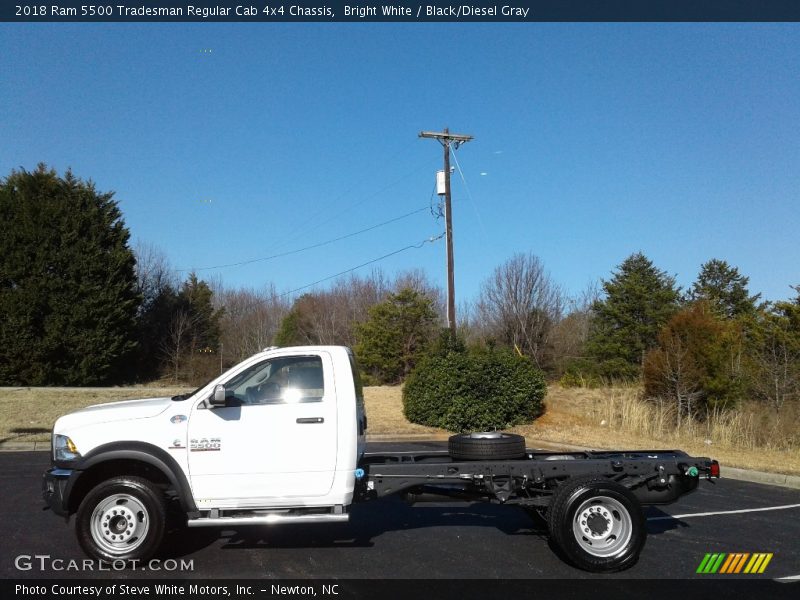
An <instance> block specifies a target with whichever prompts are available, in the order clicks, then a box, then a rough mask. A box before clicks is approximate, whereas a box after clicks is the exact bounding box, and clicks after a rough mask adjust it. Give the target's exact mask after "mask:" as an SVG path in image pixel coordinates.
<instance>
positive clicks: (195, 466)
mask: <svg viewBox="0 0 800 600" xmlns="http://www.w3.org/2000/svg"><path fill="white" fill-rule="evenodd" d="M332 367H333V363H332V359H331V356H330V355H329V354H328V353H327V352H322V351H321V352H315V353H310V354H304V355H296V354H292V355H280V354H278V355H273V356H270V358H268V359H265V360H263V361H259V362H257V363H255V364H253V365H250V366H248V367H246V368H245V369H243V370H241V371H239V372H237V373H236V374H234V375H232V376H231V378H229V379H228V381H227V382H225V383H224V385H225V388H226V397H227V400H226V406H224V407H213V408H212V407H210V405H208V404H207V403H205V402H203V401H201V402H198V403H197V404H196V405H195V407H194V409H193V411H192V414H191V416H190V419H189V444H188V448H189V452H188V455H189V474H190V480H191V485H192V491H193V494H194V497H195V499H196V501H197V505H198V508H204V507H244V506H270V505H276V504H286V503H291V499H292V498H304V497H317V496H324V495H325V494H327V493H328V491H329V490H330V489H331V486H332V484H333V479H334V475H335V471H336V453H337V452H336V451H337V447H336V442H337V421H336V417H337V411H336V388H335V382H334V378H333V371H332ZM276 500H278V502H276Z"/></svg>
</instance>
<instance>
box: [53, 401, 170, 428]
mask: <svg viewBox="0 0 800 600" xmlns="http://www.w3.org/2000/svg"><path fill="white" fill-rule="evenodd" d="M170 404H172V399H171V398H170V397H165V398H147V399H145V400H123V401H121V402H107V403H105V404H95V405H93V406H87V407H86V408H82V409H80V410H76V411H75V412H71V413H69V414H68V415H64V416H63V417H60V418H59V419H58V420H57V421H56V424H55V427H54V428H53V431H54V432H55V433H62V432H64V430H68V429H72V428H75V427H83V426H84V425H95V424H97V423H108V422H111V421H129V420H131V419H144V418H147V417H155V416H156V415H159V414H161V413H162V412H164V411H165V410H166V409H167V407H169V406H170Z"/></svg>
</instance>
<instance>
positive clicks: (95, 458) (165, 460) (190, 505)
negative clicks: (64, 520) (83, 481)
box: [65, 440, 197, 514]
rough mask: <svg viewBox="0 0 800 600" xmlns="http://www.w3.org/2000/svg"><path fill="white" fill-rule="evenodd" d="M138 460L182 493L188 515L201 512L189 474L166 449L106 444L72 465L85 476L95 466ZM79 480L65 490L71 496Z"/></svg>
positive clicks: (135, 443)
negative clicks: (116, 461)
mask: <svg viewBox="0 0 800 600" xmlns="http://www.w3.org/2000/svg"><path fill="white" fill-rule="evenodd" d="M120 459H122V460H135V461H138V462H142V463H145V464H147V465H150V466H151V467H154V468H155V469H158V470H159V471H160V472H161V473H163V474H164V476H165V477H166V478H167V479H168V480H169V482H170V484H171V485H172V487H173V488H174V489H175V491H176V492H177V494H178V500H179V502H180V505H181V508H182V509H183V510H184V511H185V512H186V513H187V514H188V513H194V512H197V506H196V505H195V503H194V496H193V495H192V488H191V486H190V485H189V481H188V480H187V479H186V474H185V473H184V471H183V469H181V467H180V465H179V464H178V462H177V461H176V460H175V459H174V458H173V457H172V456H170V455H169V453H167V451H166V450H164V449H163V448H159V447H158V446H154V445H153V444H148V443H147V442H138V441H132V440H131V441H120V442H110V443H108V444H102V445H101V446H98V447H97V448H94V449H92V450H91V451H89V453H88V454H86V456H84V457H83V458H82V459H81V460H80V461H79V462H78V463H76V464H75V465H73V466H72V468H73V469H74V470H75V471H78V472H80V473H83V472H85V471H88V470H89V469H91V468H92V467H94V466H96V465H99V464H101V463H104V462H107V461H110V460H120ZM78 479H79V477H71V478H70V482H69V484H68V486H67V489H66V490H65V495H67V496H68V494H69V492H70V491H71V489H72V488H73V487H74V485H75V483H76V481H77V480H78Z"/></svg>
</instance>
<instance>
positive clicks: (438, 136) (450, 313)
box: [419, 127, 473, 337]
mask: <svg viewBox="0 0 800 600" xmlns="http://www.w3.org/2000/svg"><path fill="white" fill-rule="evenodd" d="M419 137H421V138H432V139H435V140H439V143H441V144H442V146H443V147H444V220H445V234H446V239H447V326H448V327H449V328H450V333H451V334H452V335H453V336H454V337H455V334H456V291H455V287H456V278H455V272H454V268H453V216H452V210H451V207H450V144H453V145H454V146H455V147H456V149H458V147H459V146H460V145H461V144H463V143H465V142H468V141H470V140H471V139H473V138H472V136H471V135H463V134H460V133H450V130H449V129H448V128H447V127H445V129H444V131H442V132H434V131H422V132H420V134H419Z"/></svg>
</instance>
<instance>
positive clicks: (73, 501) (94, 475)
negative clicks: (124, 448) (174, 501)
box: [68, 458, 175, 514]
mask: <svg viewBox="0 0 800 600" xmlns="http://www.w3.org/2000/svg"><path fill="white" fill-rule="evenodd" d="M124 475H134V476H136V477H142V478H143V479H147V480H148V481H151V482H153V483H154V484H156V485H157V486H158V487H159V488H161V489H162V490H163V491H164V492H165V493H166V492H167V491H170V490H172V491H175V490H173V486H172V484H171V483H170V481H169V479H168V478H167V476H166V475H165V474H164V473H163V472H162V471H161V470H160V469H157V468H156V467H154V466H153V465H150V464H147V463H145V462H142V461H139V460H134V459H125V458H119V459H112V460H107V461H104V462H101V463H99V464H96V465H94V466H92V467H90V468H89V469H87V470H86V471H83V472H82V474H81V476H80V477H79V478H78V479H77V481H75V484H74V486H73V488H72V490H71V492H70V494H69V506H68V510H69V514H72V513H74V512H76V511H77V510H78V506H80V503H81V502H82V501H83V499H84V498H85V497H86V494H88V493H89V492H90V491H91V490H92V488H94V487H95V486H96V485H97V484H98V483H100V482H102V481H105V480H107V479H111V478H112V477H120V476H124Z"/></svg>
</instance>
